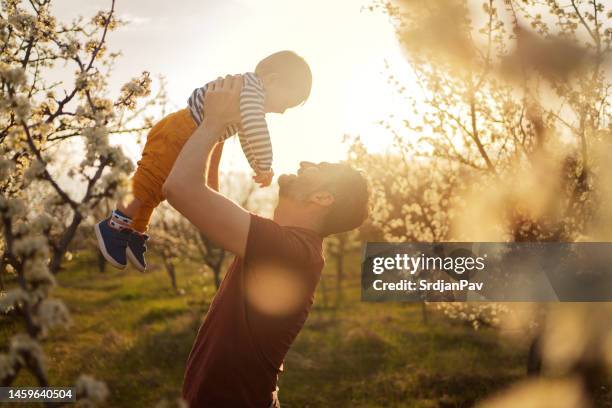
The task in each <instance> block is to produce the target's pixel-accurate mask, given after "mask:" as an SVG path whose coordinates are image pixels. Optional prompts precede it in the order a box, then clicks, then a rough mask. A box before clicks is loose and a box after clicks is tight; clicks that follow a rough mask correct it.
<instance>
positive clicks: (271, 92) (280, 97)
mask: <svg viewBox="0 0 612 408" xmlns="http://www.w3.org/2000/svg"><path fill="white" fill-rule="evenodd" d="M261 80H262V82H263V86H264V89H265V93H266V99H265V101H264V109H265V111H266V113H269V112H272V113H285V111H286V110H287V109H289V108H293V107H294V106H297V105H299V104H300V103H301V102H302V101H301V100H297V98H296V97H295V96H294V94H295V92H292V90H291V89H288V88H286V87H285V86H283V84H282V83H281V82H280V81H278V79H277V75H276V74H270V75H264V76H263V77H262V78H261Z"/></svg>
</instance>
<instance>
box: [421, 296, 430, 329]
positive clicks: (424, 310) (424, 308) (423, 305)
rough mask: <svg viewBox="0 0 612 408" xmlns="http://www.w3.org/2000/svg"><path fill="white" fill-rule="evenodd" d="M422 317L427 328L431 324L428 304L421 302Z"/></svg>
mask: <svg viewBox="0 0 612 408" xmlns="http://www.w3.org/2000/svg"><path fill="white" fill-rule="evenodd" d="M421 316H422V317H423V324H424V325H425V326H427V325H428V324H429V316H428V314H427V303H425V302H424V301H423V302H421Z"/></svg>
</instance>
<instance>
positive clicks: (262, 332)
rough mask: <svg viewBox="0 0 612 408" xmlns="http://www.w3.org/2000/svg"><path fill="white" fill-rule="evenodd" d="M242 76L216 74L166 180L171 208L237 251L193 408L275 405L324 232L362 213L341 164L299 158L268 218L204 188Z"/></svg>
mask: <svg viewBox="0 0 612 408" xmlns="http://www.w3.org/2000/svg"><path fill="white" fill-rule="evenodd" d="M240 81H241V78H240V77H239V76H236V77H231V76H228V77H226V78H225V79H224V80H223V79H218V80H217V81H216V82H215V83H214V85H213V86H212V87H211V89H210V90H209V91H208V92H207V94H206V99H205V101H204V106H205V115H204V117H205V119H204V121H203V122H202V123H201V125H200V126H199V127H198V128H197V130H196V131H195V132H194V134H193V135H192V136H191V138H190V139H189V140H188V142H187V143H186V144H185V146H184V147H183V149H182V151H181V153H180V154H179V157H178V158H177V160H176V162H175V164H174V167H173V168H172V171H171V173H170V175H169V176H168V179H167V180H166V182H165V184H164V194H165V196H166V199H167V200H168V202H169V203H170V204H171V205H172V206H173V207H174V208H176V209H177V210H178V211H179V212H180V213H181V214H183V215H184V216H185V217H187V218H188V219H189V220H190V221H191V222H192V223H193V224H194V225H195V226H196V227H197V228H198V229H199V230H200V231H202V232H203V233H204V234H206V236H207V237H208V238H209V239H211V240H212V241H213V242H215V243H216V244H217V245H219V246H221V247H223V248H225V249H227V250H229V251H232V252H233V253H234V254H236V258H235V260H234V262H233V263H232V265H231V266H230V268H229V270H228V272H227V274H226V276H225V278H224V280H223V282H222V284H221V287H220V288H219V291H218V293H217V295H216V296H215V298H214V300H213V302H212V304H211V305H210V308H209V310H208V313H207V315H206V318H205V320H204V322H203V323H202V326H201V327H200V330H199V332H198V335H197V338H196V340H195V343H194V345H193V348H192V350H191V354H190V356H189V359H188V361H187V368H186V371H185V379H184V384H183V397H184V398H185V400H186V401H187V403H188V404H189V405H190V406H191V407H192V408H198V407H278V406H280V404H279V402H278V399H277V391H276V390H277V387H276V382H277V378H278V374H279V373H280V371H282V363H283V360H284V358H285V355H286V353H287V351H288V350H289V347H290V346H291V344H292V343H293V341H294V340H295V337H296V336H297V334H298V333H299V331H300V330H301V328H302V326H303V325H304V322H305V321H306V317H307V315H308V312H309V310H310V306H311V305H312V301H313V297H314V292H315V289H316V286H317V284H318V282H319V278H320V275H321V270H322V268H323V265H324V260H323V255H322V238H323V237H325V236H327V235H330V234H334V233H339V232H343V231H348V230H351V229H353V228H356V227H358V226H359V225H360V224H361V223H362V222H363V220H364V219H365V218H366V216H367V200H368V192H367V186H366V182H365V180H364V178H363V177H362V175H361V174H360V173H359V172H357V171H355V170H353V169H352V168H351V167H349V166H347V165H345V164H331V163H320V164H313V163H301V164H300V169H299V171H298V173H297V174H292V175H282V176H280V178H279V180H278V183H279V201H278V205H277V207H276V209H275V211H274V217H273V219H266V218H262V217H259V216H257V215H254V214H250V213H249V212H247V211H246V210H244V209H243V208H241V207H240V206H238V205H237V204H235V203H234V202H232V201H231V200H229V199H227V198H226V197H224V196H223V195H221V194H218V193H217V192H215V191H214V190H213V189H211V188H210V187H209V186H206V185H204V183H203V182H202V174H203V173H206V171H207V170H209V169H208V161H209V159H208V157H209V156H210V155H211V151H212V150H213V148H214V146H215V144H216V142H217V140H219V139H220V137H221V136H222V133H223V131H224V129H225V127H226V125H227V124H228V123H232V121H235V119H236V117H237V115H239V109H238V99H239V89H240V84H241V82H240ZM211 170H212V169H211ZM209 178H210V175H209Z"/></svg>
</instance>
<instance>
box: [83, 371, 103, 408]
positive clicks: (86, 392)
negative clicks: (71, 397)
mask: <svg viewBox="0 0 612 408" xmlns="http://www.w3.org/2000/svg"><path fill="white" fill-rule="evenodd" d="M75 388H76V394H77V399H78V400H79V401H80V402H81V403H85V404H87V403H90V404H91V406H96V405H99V404H102V403H104V401H106V398H107V397H108V388H107V387H106V384H104V383H103V382H102V381H98V380H96V379H95V378H93V377H92V376H90V375H87V374H83V375H81V376H80V377H79V379H78V380H77V382H76V384H75Z"/></svg>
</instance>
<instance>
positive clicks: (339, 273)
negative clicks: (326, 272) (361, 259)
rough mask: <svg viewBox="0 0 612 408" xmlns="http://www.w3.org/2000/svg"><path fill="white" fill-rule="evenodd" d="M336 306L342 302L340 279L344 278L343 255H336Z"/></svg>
mask: <svg viewBox="0 0 612 408" xmlns="http://www.w3.org/2000/svg"><path fill="white" fill-rule="evenodd" d="M335 258H336V307H338V306H340V304H341V303H342V281H343V280H344V255H343V254H342V252H340V253H338V254H337V255H336V257H335Z"/></svg>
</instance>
